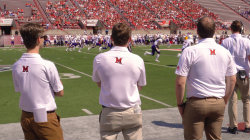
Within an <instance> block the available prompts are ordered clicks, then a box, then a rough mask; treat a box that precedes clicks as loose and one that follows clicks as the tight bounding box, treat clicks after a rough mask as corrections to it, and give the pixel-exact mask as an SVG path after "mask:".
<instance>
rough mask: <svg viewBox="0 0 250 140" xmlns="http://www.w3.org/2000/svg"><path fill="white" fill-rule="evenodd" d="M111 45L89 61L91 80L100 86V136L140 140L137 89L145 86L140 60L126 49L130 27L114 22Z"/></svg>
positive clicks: (139, 101) (140, 127) (140, 118)
mask: <svg viewBox="0 0 250 140" xmlns="http://www.w3.org/2000/svg"><path fill="white" fill-rule="evenodd" d="M111 40H112V41H113V43H114V47H113V48H112V49H111V50H110V51H108V52H105V53H101V54H99V55H97V56H96V57H95V59H94V62H93V78H92V79H93V81H94V82H96V83H97V85H98V86H99V87H100V88H101V91H100V97H99V103H100V104H101V105H102V107H103V108H102V112H101V113H100V135H101V139H105V140H108V139H110V140H111V139H112V140H113V139H117V136H118V133H119V132H122V133H123V136H124V138H125V139H134V140H135V139H138V140H139V139H142V114H141V108H140V105H141V100H140V95H139V90H140V89H141V88H142V86H145V85H146V75H145V67H144V61H143V59H142V58H141V57H139V56H138V55H135V54H133V53H130V52H129V51H128V49H127V46H128V43H129V41H131V29H130V27H129V26H128V25H126V24H124V23H118V24H116V25H114V27H113V29H112V35H111Z"/></svg>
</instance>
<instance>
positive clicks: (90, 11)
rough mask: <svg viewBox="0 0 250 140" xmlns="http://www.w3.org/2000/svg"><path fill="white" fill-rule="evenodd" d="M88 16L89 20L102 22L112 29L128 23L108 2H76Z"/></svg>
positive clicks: (105, 0) (91, 0)
mask: <svg viewBox="0 0 250 140" xmlns="http://www.w3.org/2000/svg"><path fill="white" fill-rule="evenodd" d="M75 2H77V3H78V5H79V6H80V7H81V8H82V9H83V11H84V12H85V13H86V14H87V17H88V19H99V20H101V21H102V22H103V23H104V25H105V26H106V28H109V29H110V28H112V27H113V25H114V24H115V23H117V22H126V21H125V20H124V19H123V18H122V16H121V15H120V14H119V13H118V12H117V11H116V9H115V8H114V7H113V6H111V5H110V4H109V3H108V1H107V0H75Z"/></svg>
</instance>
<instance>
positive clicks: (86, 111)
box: [82, 108, 93, 115]
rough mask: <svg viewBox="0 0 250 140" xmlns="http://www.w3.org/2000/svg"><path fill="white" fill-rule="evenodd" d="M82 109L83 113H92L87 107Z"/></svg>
mask: <svg viewBox="0 0 250 140" xmlns="http://www.w3.org/2000/svg"><path fill="white" fill-rule="evenodd" d="M82 111H83V112H85V113H87V114H88V115H93V113H92V112H90V111H89V110H88V109H85V108H84V109H82Z"/></svg>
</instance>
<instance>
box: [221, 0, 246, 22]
mask: <svg viewBox="0 0 250 140" xmlns="http://www.w3.org/2000/svg"><path fill="white" fill-rule="evenodd" d="M220 1H221V2H223V3H224V4H225V5H227V6H228V7H230V8H232V10H234V11H235V12H237V13H239V14H240V15H242V16H243V17H245V18H246V19H248V20H249V21H250V13H249V12H250V5H248V4H246V3H245V2H244V1H242V0H220Z"/></svg>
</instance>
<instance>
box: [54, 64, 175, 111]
mask: <svg viewBox="0 0 250 140" xmlns="http://www.w3.org/2000/svg"><path fill="white" fill-rule="evenodd" d="M56 64H57V65H59V66H62V67H64V68H67V69H69V70H72V71H75V72H78V73H80V74H82V75H85V76H88V77H90V78H92V76H91V75H89V74H86V73H84V72H81V71H78V70H75V69H73V68H70V67H67V66H65V65H63V64H60V63H56ZM140 96H141V97H143V98H145V99H148V100H151V101H154V102H156V103H159V104H161V105H164V106H166V107H172V106H171V105H168V104H165V103H163V102H161V101H158V100H156V99H153V98H151V97H148V96H145V95H142V94H140Z"/></svg>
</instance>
